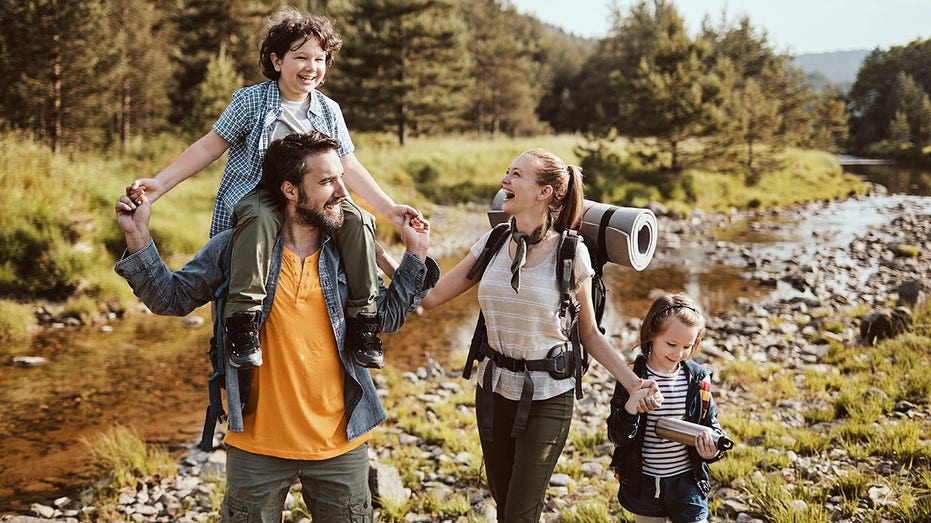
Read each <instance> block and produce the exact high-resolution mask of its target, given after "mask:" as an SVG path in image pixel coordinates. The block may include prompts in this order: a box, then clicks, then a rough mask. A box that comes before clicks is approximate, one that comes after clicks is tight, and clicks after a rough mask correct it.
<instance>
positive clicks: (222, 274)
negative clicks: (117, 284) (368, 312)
mask: <svg viewBox="0 0 931 523" xmlns="http://www.w3.org/2000/svg"><path fill="white" fill-rule="evenodd" d="M231 238H232V230H231V229H227V230H225V231H223V232H221V233H220V234H218V235H216V236H214V237H213V238H212V239H210V241H208V242H207V244H206V245H204V247H203V248H201V250H200V252H198V253H197V254H196V255H195V256H194V258H193V259H192V260H191V261H189V262H188V263H187V264H185V266H184V267H183V268H182V269H181V270H178V271H175V272H171V271H170V270H169V269H168V267H166V266H165V264H164V262H163V261H162V260H161V258H160V257H159V254H158V249H157V248H156V247H155V243H154V242H150V243H149V245H147V246H146V247H144V248H142V249H140V250H139V251H136V252H134V253H133V254H130V255H125V254H124V256H123V258H122V259H121V260H120V261H118V262H117V263H116V266H115V270H116V272H117V274H119V275H120V276H122V277H123V278H126V280H127V281H128V282H129V285H130V286H131V287H132V289H133V292H134V293H135V294H136V296H138V297H139V298H140V299H141V300H142V302H143V303H145V305H146V306H147V307H149V309H150V310H151V311H152V312H154V313H155V314H161V315H166V316H184V315H187V314H188V313H190V312H191V311H193V310H194V309H196V308H197V307H200V306H202V305H204V304H206V303H209V302H211V301H213V300H214V293H215V292H216V291H217V289H219V288H220V287H221V285H223V283H224V282H225V281H226V279H227V274H228V271H229V252H228V251H229V246H230V245H231V243H232V242H231V241H230V240H231ZM320 248H321V254H320V262H319V267H318V268H319V272H320V286H321V287H322V289H323V297H324V300H325V301H326V304H327V312H328V313H329V315H330V324H331V326H332V327H333V334H334V335H335V337H336V346H337V348H338V350H339V358H340V361H341V362H342V363H343V369H344V370H345V372H346V383H345V387H344V390H345V405H346V412H347V414H348V416H349V421H348V423H347V424H346V436H347V438H348V439H349V440H350V441H351V440H353V439H355V438H357V437H359V436H361V435H362V434H365V433H366V432H368V431H370V430H372V429H373V428H374V427H375V426H376V425H378V424H379V423H381V422H382V421H384V420H385V411H384V409H383V408H382V406H381V402H380V401H379V400H378V395H377V394H376V392H375V384H374V383H373V382H372V376H371V374H370V373H369V370H368V369H366V368H364V367H360V366H357V365H355V364H354V363H353V362H352V359H351V357H350V356H349V354H347V352H346V350H345V348H344V346H343V345H344V340H345V338H346V336H345V334H346V320H345V317H344V316H343V309H344V307H345V305H346V297H347V288H346V277H345V274H343V271H342V269H341V267H340V263H339V252H338V251H337V249H336V245H335V244H334V243H333V242H332V241H331V239H330V237H329V236H328V235H323V237H322V241H321V247H320ZM283 253H284V249H283V242H282V240H281V237H280V236H279V238H278V241H277V242H276V243H275V248H274V250H273V251H272V263H271V268H270V270H269V279H268V284H267V289H268V298H269V299H266V300H265V303H264V307H263V311H262V319H263V321H264V320H265V318H268V314H269V312H270V311H271V306H272V302H273V300H274V296H275V291H276V289H277V287H278V275H279V273H280V271H281V260H282V256H283ZM439 275H440V269H439V267H438V266H437V264H436V262H435V261H433V260H432V259H431V258H427V259H426V262H421V261H420V260H418V259H417V257H415V256H412V255H410V254H408V253H404V257H403V258H402V259H401V263H400V265H399V266H398V269H397V271H396V272H395V274H394V278H392V279H391V285H390V286H389V287H387V288H386V287H385V286H384V285H383V282H381V281H380V282H379V283H380V284H381V285H380V286H379V293H378V313H379V316H380V318H381V322H382V331H383V332H394V331H396V330H398V329H399V328H400V327H401V326H402V325H404V320H405V319H406V318H407V315H408V314H410V313H411V312H413V311H414V310H415V309H416V308H417V306H418V305H419V304H420V301H421V300H422V299H423V297H424V296H425V295H426V294H427V291H429V290H430V289H431V288H432V287H433V286H434V285H436V282H437V280H438V279H439ZM237 375H238V373H237V372H228V373H226V385H227V396H228V397H232V398H235V397H238V389H239V387H238V382H236V377H237ZM231 380H232V382H231ZM228 429H229V430H231V431H233V432H241V431H242V430H243V427H242V410H241V405H240V404H239V402H238V401H232V402H229V425H228Z"/></svg>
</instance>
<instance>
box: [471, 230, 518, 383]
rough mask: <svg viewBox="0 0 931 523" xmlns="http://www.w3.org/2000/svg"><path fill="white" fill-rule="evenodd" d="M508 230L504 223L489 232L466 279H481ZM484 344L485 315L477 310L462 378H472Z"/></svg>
mask: <svg viewBox="0 0 931 523" xmlns="http://www.w3.org/2000/svg"><path fill="white" fill-rule="evenodd" d="M510 229H511V226H510V225H508V224H507V222H505V223H499V224H498V225H496V226H495V228H494V229H492V230H491V234H489V235H488V239H487V240H485V246H484V247H482V252H481V253H480V254H479V255H478V258H477V259H476V260H475V264H474V265H472V268H471V269H469V273H468V274H466V277H467V278H468V279H470V280H474V279H475V277H476V276H478V278H479V279H481V278H482V275H483V274H485V269H486V268H487V267H488V263H489V262H490V261H491V257H492V256H494V254H495V253H496V252H498V251H499V250H500V249H501V246H502V245H504V243H505V242H506V241H507V239H508V238H509V237H510ZM486 343H488V331H487V329H486V327H485V315H484V314H482V311H481V310H479V311H478V321H477V322H476V323H475V331H474V332H473V333H472V342H471V343H470V344H469V354H468V356H466V362H465V367H463V368H462V377H463V378H465V379H469V377H471V376H472V366H473V365H475V360H476V359H479V360H481V358H482V355H481V347H482V345H483V344H486Z"/></svg>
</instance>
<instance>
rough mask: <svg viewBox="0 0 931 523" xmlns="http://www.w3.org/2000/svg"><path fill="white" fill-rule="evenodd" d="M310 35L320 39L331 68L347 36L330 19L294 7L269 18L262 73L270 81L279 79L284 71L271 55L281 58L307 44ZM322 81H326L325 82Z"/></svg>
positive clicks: (261, 54)
mask: <svg viewBox="0 0 931 523" xmlns="http://www.w3.org/2000/svg"><path fill="white" fill-rule="evenodd" d="M308 38H316V39H317V43H319V44H320V48H321V49H323V51H324V52H325V53H326V68H327V70H329V69H330V66H332V65H333V56H334V55H335V54H336V52H337V51H339V50H340V48H341V47H342V46H343V39H342V38H341V37H340V36H339V33H338V32H337V31H336V29H334V28H333V24H332V23H331V22H330V20H329V19H328V18H326V17H324V16H318V15H312V14H307V13H302V12H301V11H298V10H297V9H295V8H293V7H285V8H284V9H282V10H280V11H278V12H277V13H276V14H275V15H274V16H272V18H271V20H270V21H269V24H268V31H266V33H265V38H264V39H263V40H262V49H261V51H259V62H260V63H261V64H262V74H263V75H265V77H266V78H268V79H269V80H278V77H280V76H281V73H280V72H279V71H276V70H275V65H274V64H273V63H272V58H271V55H272V54H274V55H275V56H277V57H279V58H281V57H283V56H284V55H285V53H287V52H288V51H290V50H293V49H297V48H298V47H300V46H302V45H304V42H306V41H307V39H308ZM320 83H321V85H322V84H323V82H322V81H321V82H320Z"/></svg>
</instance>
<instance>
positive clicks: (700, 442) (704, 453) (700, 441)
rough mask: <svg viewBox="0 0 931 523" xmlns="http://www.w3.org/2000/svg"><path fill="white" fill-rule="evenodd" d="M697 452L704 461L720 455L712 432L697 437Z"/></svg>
mask: <svg viewBox="0 0 931 523" xmlns="http://www.w3.org/2000/svg"><path fill="white" fill-rule="evenodd" d="M695 450H697V451H698V455H699V456H701V457H702V458H704V459H712V458H714V457H715V456H717V455H718V447H717V445H715V444H714V438H713V437H711V433H710V432H702V433H701V434H699V435H697V436H695Z"/></svg>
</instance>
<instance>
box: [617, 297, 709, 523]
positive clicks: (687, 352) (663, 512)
mask: <svg viewBox="0 0 931 523" xmlns="http://www.w3.org/2000/svg"><path fill="white" fill-rule="evenodd" d="M704 330H705V320H704V318H703V317H702V315H701V313H700V312H699V311H698V307H697V306H696V305H695V303H694V302H693V301H692V300H691V298H689V297H688V296H686V295H684V294H667V295H664V296H662V297H660V298H657V299H656V300H655V301H654V302H653V305H652V306H650V310H649V312H648V313H647V315H646V318H644V320H643V325H642V326H641V327H640V350H641V351H643V354H641V355H640V356H638V357H637V359H636V361H635V362H634V363H633V365H632V366H633V370H634V372H635V373H636V374H637V376H639V377H640V378H643V379H651V380H655V381H656V383H657V384H658V386H659V390H660V392H661V393H662V395H663V404H662V406H660V408H658V409H656V410H653V411H650V412H648V413H642V412H638V409H639V401H640V396H642V395H643V393H642V392H640V391H635V392H634V394H628V392H627V389H626V388H625V387H622V386H621V384H620V383H619V384H618V385H617V386H616V387H615V390H614V397H613V398H612V400H611V415H610V416H609V417H608V437H609V439H610V440H611V441H612V442H613V443H614V444H615V445H616V447H615V450H614V457H613V460H612V461H611V466H612V467H613V468H614V470H615V471H616V473H617V477H618V479H619V481H620V488H619V489H618V493H617V498H618V500H619V501H620V502H621V505H622V506H623V507H624V508H625V509H627V510H629V511H631V512H633V513H634V514H635V515H636V517H637V519H636V521H637V523H662V522H665V521H666V518H669V519H670V520H672V521H673V523H694V522H704V521H707V519H708V492H709V491H710V490H711V485H710V483H709V476H708V463H711V462H713V461H717V460H719V459H721V458H722V457H723V455H724V452H723V451H722V450H719V449H718V447H717V446H716V444H715V439H716V438H714V437H713V436H712V435H711V433H709V432H702V433H700V434H699V435H698V436H696V437H695V441H694V443H693V444H690V445H685V444H683V443H677V442H674V441H671V440H668V439H664V438H662V437H660V436H657V434H656V431H655V427H656V422H657V420H658V419H660V418H663V417H669V418H673V419H676V420H683V419H684V420H685V421H688V422H691V423H696V424H700V425H704V426H706V427H711V428H712V429H713V430H714V431H715V432H716V433H717V434H719V435H720V436H723V434H724V433H723V431H722V430H721V426H720V424H718V419H717V415H718V409H717V406H715V403H714V400H713V399H712V397H711V383H710V380H711V371H709V370H708V369H706V368H704V367H702V366H701V365H698V364H697V363H695V362H693V361H691V358H692V355H694V354H695V350H696V348H698V344H699V343H700V342H701V338H702V334H703V333H704Z"/></svg>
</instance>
